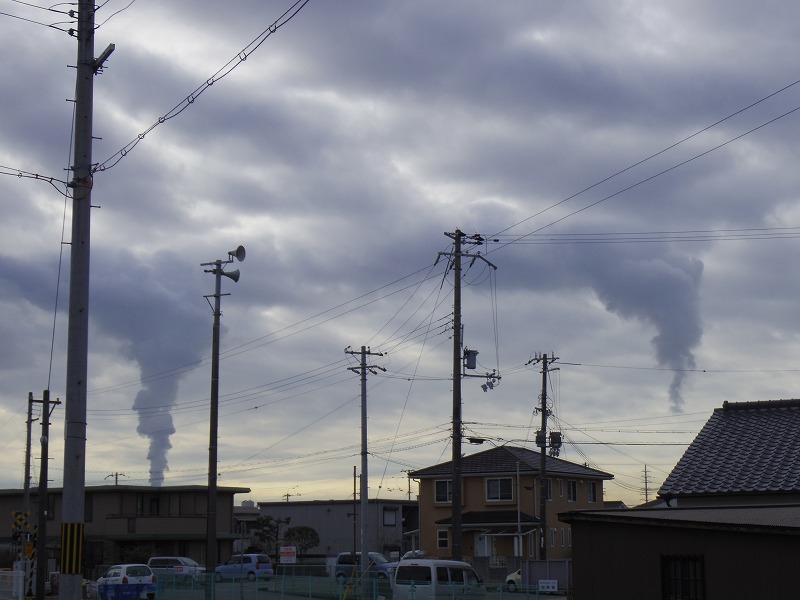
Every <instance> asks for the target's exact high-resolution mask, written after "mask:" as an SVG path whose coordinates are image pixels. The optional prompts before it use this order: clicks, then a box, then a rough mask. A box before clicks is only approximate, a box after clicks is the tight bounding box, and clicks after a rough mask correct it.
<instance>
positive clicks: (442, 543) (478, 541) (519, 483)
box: [408, 446, 613, 559]
mask: <svg viewBox="0 0 800 600" xmlns="http://www.w3.org/2000/svg"><path fill="white" fill-rule="evenodd" d="M540 461H541V452H539V451H534V450H529V449H527V448H519V447H513V446H498V447H494V448H491V449H489V450H485V451H483V452H478V453H475V454H471V455H468V456H464V457H463V458H462V463H461V487H462V490H461V498H462V507H461V509H462V510H461V524H462V527H461V532H462V540H461V547H462V556H463V557H465V558H470V557H480V556H488V557H498V556H499V557H520V558H530V559H535V558H538V552H537V549H538V548H539V544H540V541H541V540H540V537H539V536H540V533H539V530H540V524H541V520H540V518H539V516H540V515H539V512H540V505H541V502H540V499H541V494H542V489H541V470H540ZM452 472H453V468H452V462H445V463H441V464H438V465H434V466H432V467H426V468H424V469H419V470H417V471H412V472H410V473H409V474H408V476H409V477H410V478H412V479H416V480H418V481H419V507H420V508H419V511H420V515H419V519H420V548H421V549H422V550H424V551H425V552H426V553H427V554H428V555H429V556H434V557H442V558H444V557H448V556H450V553H451V539H452V490H453V487H452V486H453V480H452ZM545 474H546V479H545V481H546V483H545V486H544V487H545V489H544V493H545V497H546V502H545V504H546V507H547V508H546V515H545V517H546V518H545V521H546V528H547V531H546V532H545V533H544V535H545V540H544V542H545V544H546V545H547V558H548V559H553V558H556V559H557V558H568V557H569V556H570V555H571V553H572V531H571V529H570V526H569V525H568V524H567V523H564V522H561V521H559V519H558V513H559V512H563V511H566V510H574V509H582V508H586V509H591V508H594V509H597V508H602V506H603V482H604V481H606V480H609V479H612V478H613V475H610V474H609V473H605V472H603V471H598V470H597V469H591V468H589V467H586V466H583V465H579V464H575V463H571V462H568V461H566V460H561V459H559V458H554V457H551V456H548V457H547V458H546V463H545Z"/></svg>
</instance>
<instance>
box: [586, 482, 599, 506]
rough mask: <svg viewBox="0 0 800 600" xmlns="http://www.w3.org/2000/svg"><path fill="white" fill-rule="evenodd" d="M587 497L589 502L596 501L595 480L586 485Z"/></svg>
mask: <svg viewBox="0 0 800 600" xmlns="http://www.w3.org/2000/svg"><path fill="white" fill-rule="evenodd" d="M586 490H587V492H586V493H587V499H588V500H589V502H597V482H595V481H590V482H589V484H588V485H587V486H586Z"/></svg>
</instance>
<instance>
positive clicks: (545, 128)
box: [0, 0, 800, 504]
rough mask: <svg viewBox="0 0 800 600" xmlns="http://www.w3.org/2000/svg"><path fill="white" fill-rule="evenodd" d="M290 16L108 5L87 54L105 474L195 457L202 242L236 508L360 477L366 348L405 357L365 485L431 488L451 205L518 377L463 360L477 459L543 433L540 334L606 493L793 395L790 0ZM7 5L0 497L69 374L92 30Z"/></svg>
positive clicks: (335, 5)
mask: <svg viewBox="0 0 800 600" xmlns="http://www.w3.org/2000/svg"><path fill="white" fill-rule="evenodd" d="M301 6H302V5H301V4H297V5H293V4H292V1H291V0H282V1H279V0H268V1H263V0H259V1H255V0H235V1H233V2H228V3H225V4H220V3H219V2H213V3H212V2H209V1H206V0H191V1H189V0H172V1H171V2H169V3H164V2H154V1H153V0H133V1H131V0H108V1H107V2H106V3H104V4H102V6H101V7H100V9H99V10H98V12H97V17H96V22H97V24H98V28H97V31H96V41H95V50H96V54H97V55H99V54H100V53H101V52H102V50H103V49H104V48H105V47H106V46H107V45H108V44H110V43H113V44H115V45H116V50H115V51H114V53H113V54H112V55H111V56H110V58H109V59H108V60H107V62H106V64H105V68H104V69H103V71H102V73H101V74H99V75H98V76H97V77H96V78H95V81H94V84H95V87H94V98H95V105H94V106H95V111H94V136H95V138H96V139H95V143H94V147H93V158H94V161H95V162H96V163H97V164H98V166H99V168H98V170H97V172H96V173H95V177H94V188H93V195H92V203H93V204H94V205H96V206H97V207H98V208H96V209H94V210H93V212H92V247H91V255H92V258H91V291H90V297H91V301H90V323H91V325H90V341H89V385H88V389H89V395H88V400H87V402H88V414H87V417H88V433H87V449H86V454H87V457H86V471H87V475H86V480H87V484H90V485H92V484H107V483H112V482H113V481H114V480H115V479H116V480H118V481H119V482H120V483H129V484H139V485H147V484H149V483H153V484H156V483H163V484H164V485H173V484H205V483H206V482H207V470H208V444H209V425H208V415H209V395H210V356H211V329H212V321H213V315H212V310H211V307H210V305H209V302H208V301H207V300H206V299H205V298H204V296H208V295H209V294H212V293H213V291H214V277H213V275H211V274H208V273H204V268H206V267H202V266H201V264H202V263H208V262H212V261H214V260H217V259H227V258H228V254H227V252H228V251H229V250H233V249H235V248H236V247H237V246H238V245H240V244H241V245H243V246H245V248H246V249H247V257H246V259H245V261H244V262H242V263H236V264H231V265H229V266H227V267H226V268H227V269H228V270H233V269H236V268H238V269H240V270H241V279H240V280H239V282H238V283H234V282H233V281H232V280H230V279H227V278H223V280H222V287H223V292H224V293H226V294H230V295H227V296H224V297H223V298H222V311H223V316H222V324H223V327H222V346H221V347H222V360H221V363H220V377H221V380H220V422H219V484H220V485H237V486H247V487H249V488H251V489H252V493H251V494H250V495H249V496H247V497H245V496H239V497H238V499H237V500H243V499H246V498H249V499H252V500H255V501H275V500H280V499H286V498H290V499H294V500H312V499H328V498H336V499H345V498H348V497H350V496H351V494H352V490H353V467H354V466H358V467H359V470H360V439H361V434H360V383H359V378H358V375H357V374H356V373H355V372H353V371H352V370H348V367H354V366H357V364H358V357H357V356H353V355H350V354H347V353H346V352H345V348H347V347H351V348H352V350H353V351H358V350H359V348H360V347H361V346H362V345H364V346H368V347H369V348H370V349H371V351H372V352H375V353H382V354H383V356H377V355H376V356H372V357H371V360H370V364H373V365H376V366H378V367H382V368H385V369H386V371H385V372H384V371H380V370H377V369H376V373H375V374H372V373H370V374H369V377H368V402H367V406H368V413H369V420H368V422H369V425H368V432H369V452H370V455H369V491H370V497H372V498H374V497H382V498H406V497H408V494H409V493H410V494H411V496H412V497H413V496H414V494H415V491H416V490H415V488H414V487H413V486H412V487H411V488H409V482H408V479H407V477H406V472H407V471H408V470H413V469H418V468H422V467H426V466H430V465H433V464H437V463H439V462H443V461H446V460H449V459H450V453H451V446H450V437H451V423H450V421H451V410H452V392H451V390H452V383H451V380H452V375H451V371H452V363H453V358H452V356H453V342H452V315H453V289H454V282H453V273H452V270H448V269H447V266H448V260H447V258H446V257H443V258H441V259H440V260H439V261H438V263H437V262H436V261H437V258H439V255H440V253H447V252H451V251H452V240H451V238H450V237H448V236H447V235H445V233H452V232H454V231H455V230H456V229H460V230H461V231H463V232H465V233H466V234H469V235H473V234H479V235H481V236H483V238H484V239H485V240H486V242H485V243H484V244H480V245H470V246H468V247H467V248H465V249H466V250H469V252H470V253H473V254H477V253H478V252H479V253H480V255H481V256H482V257H485V259H486V260H488V261H490V262H491V264H493V265H495V266H496V267H497V268H496V270H493V269H492V268H490V267H489V265H487V263H486V262H485V261H483V260H476V261H475V262H474V264H472V265H471V266H470V262H469V261H468V260H465V261H464V263H463V264H464V272H463V293H462V296H463V297H462V300H463V308H462V313H463V317H462V318H463V324H464V344H465V346H466V347H468V348H471V349H476V350H478V351H479V355H478V363H479V365H478V369H477V370H476V371H475V372H472V373H473V374H485V373H491V372H492V371H493V370H496V371H497V373H499V375H500V377H501V378H500V379H498V380H497V382H496V385H495V387H494V389H492V390H490V391H488V392H484V391H482V389H481V384H482V383H484V382H485V381H486V380H485V379H481V378H465V379H464V380H463V384H462V386H463V420H464V431H465V434H466V435H468V436H470V437H477V438H484V439H486V440H487V441H486V442H485V443H484V445H483V446H471V445H469V444H465V446H464V451H465V452H466V453H472V452H477V451H480V450H483V449H486V448H487V447H489V444H496V445H501V444H514V445H521V446H522V445H525V446H528V447H535V446H534V444H533V440H534V438H535V431H536V429H537V428H538V426H539V420H540V417H539V415H538V414H536V413H535V412H534V409H535V407H537V406H538V403H539V400H538V397H539V395H540V393H541V381H542V375H541V372H540V369H541V365H540V364H527V366H526V363H529V361H530V360H531V358H533V357H534V356H535V355H536V353H541V352H546V353H547V354H548V355H552V354H555V356H557V357H559V360H558V361H557V363H558V364H557V366H558V367H559V370H557V371H553V372H551V373H550V377H549V383H548V395H549V396H550V399H551V405H552V410H553V415H552V418H551V419H550V422H549V427H551V428H553V429H557V430H560V431H562V432H563V435H564V438H565V440H566V444H565V446H564V447H563V448H562V453H561V457H562V458H565V459H566V460H570V461H574V462H578V463H588V464H589V465H590V466H592V467H595V468H598V469H602V470H604V471H607V472H610V473H612V474H613V475H614V480H613V481H611V482H608V483H607V484H606V487H605V496H606V498H607V499H619V500H623V501H625V502H627V503H629V504H636V503H638V502H640V501H642V500H644V499H645V471H646V472H647V479H648V489H649V493H650V498H652V497H653V496H654V494H655V492H656V491H657V489H658V486H660V484H661V483H662V482H663V480H664V479H665V478H666V476H667V474H668V473H669V471H670V470H671V468H672V467H673V466H674V464H675V463H676V462H677V460H678V458H679V457H680V456H681V454H682V453H683V452H684V450H685V449H686V446H687V445H688V444H689V443H690V442H691V441H692V440H693V439H694V437H695V435H696V434H697V432H698V431H699V429H700V428H701V427H702V425H703V424H704V423H705V422H706V420H707V419H708V417H709V416H710V414H711V411H712V410H713V409H714V408H715V407H719V406H721V405H722V403H723V402H725V401H734V402H738V401H754V400H769V399H778V398H791V397H796V396H797V393H798V392H797V385H798V382H800V372H799V371H798V369H800V367H798V364H797V361H796V358H797V356H798V351H799V350H800V347H799V346H800V339H799V336H800V318H798V317H799V316H800V315H798V311H799V310H800V308H799V307H798V302H797V298H798V297H800V290H798V277H797V275H796V272H795V271H796V267H795V265H796V264H797V260H796V254H797V251H798V239H797V236H798V234H799V233H800V214H798V212H799V211H798V203H797V190H798V189H799V187H798V184H800V169H798V168H797V163H798V160H797V159H798V139H800V135H799V134H800V111H798V112H793V111H796V110H797V109H798V108H800V85H796V83H797V81H798V79H800V78H799V77H798V70H797V68H796V65H795V62H796V60H795V57H796V54H797V52H796V43H797V37H798V36H797V33H798V32H797V23H798V17H800V15H799V14H798V13H799V12H800V8H798V7H796V6H795V5H794V4H793V3H790V2H785V1H784V2H775V1H770V0H767V2H766V3H765V2H761V3H758V4H754V3H752V2H743V1H739V0H726V1H725V2H722V1H719V0H716V1H709V2H703V3H699V4H698V3H697V2H690V1H675V2H669V3H664V2H660V1H649V0H648V1H644V2H642V1H637V2H629V1H626V2H614V3H607V2H602V3H598V2H582V1H574V2H542V1H532V0H519V1H510V0H503V1H502V2H494V3H488V2H477V1H466V0H440V1H437V2H422V1H416V0H412V1H406V2H365V1H352V2H325V1H320V0H311V1H310V2H308V3H307V4H306V5H305V6H303V7H302V9H301V10H299V12H297V14H296V16H294V18H292V19H291V20H287V19H286V18H285V17H284V18H283V20H282V21H280V22H281V23H284V24H283V26H281V27H279V28H276V29H273V33H272V34H270V26H271V25H272V24H273V23H275V22H276V20H278V19H279V18H281V15H283V14H284V12H285V11H287V10H288V9H292V10H296V9H298V8H300V7H301ZM56 7H57V8H64V9H68V8H70V6H68V5H56ZM0 13H2V14H0V38H2V39H3V40H4V43H3V51H2V54H0V77H2V81H3V82H4V83H3V85H2V86H0V102H2V118H0V173H1V174H0V202H1V203H2V211H3V216H2V219H0V256H2V264H3V267H4V268H3V269H2V271H0V278H2V281H1V282H0V309H2V311H3V318H2V319H0V339H1V340H2V344H0V416H1V417H2V425H1V426H0V431H1V432H2V436H1V437H0V439H1V440H2V442H0V447H2V449H3V452H2V457H0V464H2V468H0V487H7V488H15V487H21V486H22V483H23V478H24V468H23V465H24V450H25V441H26V435H25V429H26V428H25V420H26V407H27V396H28V392H31V391H32V392H34V395H35V397H36V398H41V391H42V390H43V389H44V388H46V387H48V385H49V388H50V390H51V396H52V398H60V399H61V400H62V401H63V400H64V393H65V392H64V388H65V381H66V375H65V365H66V335H67V333H66V332H67V308H68V306H67V298H68V287H69V250H70V247H69V245H68V244H69V242H70V239H69V236H70V223H71V205H70V202H69V201H68V200H66V201H65V197H64V192H65V188H64V186H63V184H61V183H59V181H65V180H67V179H68V178H69V176H68V172H67V170H66V169H67V168H68V166H69V165H70V163H71V149H70V148H71V146H70V144H71V131H72V127H73V124H72V118H73V117H72V109H73V103H72V102H71V100H72V99H73V98H74V86H75V69H74V68H72V66H74V64H75V60H76V53H77V49H76V42H75V38H73V37H70V36H69V35H68V34H67V33H66V32H65V31H64V30H66V29H68V28H69V27H70V26H72V23H71V22H70V19H69V17H68V16H67V15H62V14H56V13H54V12H50V11H45V10H40V9H36V8H34V7H33V6H31V5H30V4H25V3H20V2H16V1H12V0H0ZM50 24H55V26H53V27H47V26H46V25H50ZM253 42H255V43H253ZM244 58H246V60H243V59H244ZM222 75H224V76H222ZM189 100H191V101H189ZM161 117H172V118H167V119H164V120H163V122H160V118H161ZM140 134H146V135H143V136H141V137H137V136H140ZM137 140H138V144H136V143H134V142H136V141H137ZM34 174H35V175H38V176H41V177H42V178H54V179H53V182H52V185H51V184H50V183H48V182H47V181H45V180H43V179H41V178H39V179H37V178H33V177H31V175H34ZM59 273H60V276H59ZM34 416H35V417H38V416H39V408H38V406H37V407H36V409H35V415H34ZM63 418H64V406H63V404H62V405H60V406H58V407H56V408H55V410H54V413H53V418H52V435H51V439H52V440H53V443H51V446H50V455H51V457H52V458H53V460H52V461H51V464H50V476H51V479H52V483H51V485H55V486H60V485H61V484H62V476H63V442H62V440H63ZM39 425H40V422H39V421H37V422H36V423H34V432H33V440H34V455H35V456H36V457H37V458H38V454H39V448H38V439H39V435H40V430H39ZM778 441H779V440H765V443H778ZM38 469H39V462H38V460H36V461H35V462H34V467H33V471H34V473H33V474H34V477H33V481H34V484H35V483H36V482H37V481H38Z"/></svg>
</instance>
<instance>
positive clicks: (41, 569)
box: [36, 390, 61, 600]
mask: <svg viewBox="0 0 800 600" xmlns="http://www.w3.org/2000/svg"><path fill="white" fill-rule="evenodd" d="M52 404H53V407H52V409H51V407H50V405H51V402H50V390H44V392H42V438H41V440H40V441H41V444H42V459H41V464H40V465H39V518H38V520H37V526H36V600H44V585H45V582H46V581H47V508H48V506H49V504H50V503H49V502H48V499H47V485H48V483H47V477H48V471H49V465H48V461H49V460H50V452H49V446H50V415H51V413H52V410H54V409H55V407H56V406H58V405H59V404H61V401H60V400H59V399H58V398H56V400H55V402H53V403H52Z"/></svg>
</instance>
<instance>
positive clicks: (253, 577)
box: [247, 571, 256, 581]
mask: <svg viewBox="0 0 800 600" xmlns="http://www.w3.org/2000/svg"><path fill="white" fill-rule="evenodd" d="M247 580H248V581H255V580H256V574H255V573H253V572H252V571H250V572H249V573H248V574H247Z"/></svg>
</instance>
